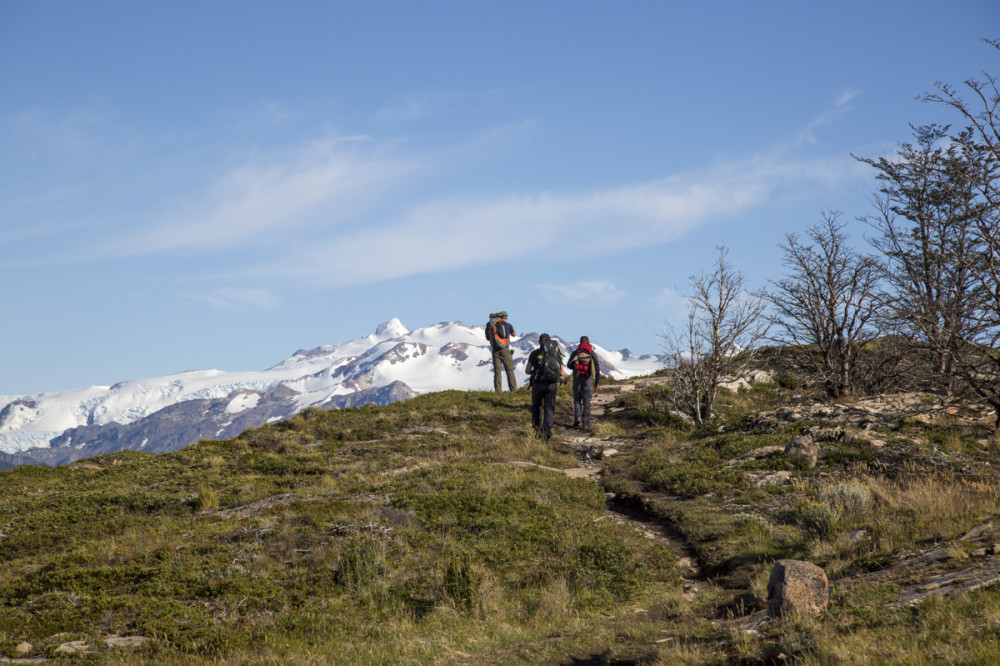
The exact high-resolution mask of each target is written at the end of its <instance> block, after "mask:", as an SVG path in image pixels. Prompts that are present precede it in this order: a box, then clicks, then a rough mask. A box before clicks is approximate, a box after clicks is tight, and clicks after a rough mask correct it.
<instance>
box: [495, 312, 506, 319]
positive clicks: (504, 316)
mask: <svg viewBox="0 0 1000 666" xmlns="http://www.w3.org/2000/svg"><path fill="white" fill-rule="evenodd" d="M497 316H498V317H500V318H501V319H506V318H507V311H506V310H501V311H500V312H498V313H497Z"/></svg>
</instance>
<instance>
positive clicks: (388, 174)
mask: <svg viewBox="0 0 1000 666" xmlns="http://www.w3.org/2000/svg"><path fill="white" fill-rule="evenodd" d="M365 142H366V139H365V138H364V137H348V138H338V139H327V140H320V141H316V142H313V143H311V144H309V145H307V146H305V147H304V148H301V149H299V150H297V151H294V152H293V153H292V154H290V155H286V156H281V157H278V158H275V159H271V160H268V159H264V158H258V157H252V158H251V159H250V160H249V161H248V162H247V163H245V164H241V165H239V166H237V167H235V168H234V169H233V170H232V171H231V172H230V173H229V174H227V175H226V176H225V177H224V178H223V179H221V181H220V182H218V183H217V184H216V185H215V186H214V187H213V188H212V191H211V193H210V194H209V195H208V196H207V197H206V200H205V201H203V202H201V203H200V204H192V205H190V206H186V207H185V210H175V211H172V212H171V213H170V214H168V215H165V216H163V217H162V218H161V219H160V220H158V221H156V222H154V223H153V224H152V225H151V228H150V229H149V230H147V231H142V232H139V233H137V234H133V235H130V236H125V237H124V238H122V239H120V240H119V241H118V242H116V243H113V244H111V245H110V246H108V247H107V248H106V251H107V253H108V254H111V255H135V254H148V253H157V252H165V251H170V250H177V249H194V250H200V251H209V252H211V251H219V250H226V249H229V248H232V247H235V246H240V245H246V244H250V243H260V242H264V243H271V242H273V241H274V237H275V236H278V237H287V236H288V234H289V232H291V231H292V230H293V229H294V228H296V227H301V226H303V225H309V224H312V225H315V224H320V223H321V224H323V225H326V226H328V227H329V226H331V225H336V224H339V223H341V222H343V221H344V220H345V219H349V215H350V213H351V212H352V211H353V208H354V206H355V205H357V204H358V202H359V201H361V200H363V199H365V198H370V197H374V196H376V195H377V193H378V192H383V191H384V190H385V189H386V188H387V187H389V186H390V184H391V183H393V182H395V181H397V180H398V179H400V178H402V177H403V175H404V174H405V173H407V172H408V171H409V170H410V169H411V165H410V164H408V163H406V162H405V161H404V160H400V159H397V158H393V157H389V156H384V155H380V154H378V153H377V152H372V151H363V150H360V149H356V148H357V144H360V143H365Z"/></svg>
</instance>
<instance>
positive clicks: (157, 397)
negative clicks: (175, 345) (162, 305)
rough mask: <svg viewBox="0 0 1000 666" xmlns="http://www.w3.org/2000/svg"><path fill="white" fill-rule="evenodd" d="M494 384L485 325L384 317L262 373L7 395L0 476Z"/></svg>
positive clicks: (621, 356)
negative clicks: (360, 332) (415, 323)
mask: <svg viewBox="0 0 1000 666" xmlns="http://www.w3.org/2000/svg"><path fill="white" fill-rule="evenodd" d="M557 339H558V338H557ZM559 342H560V344H561V345H562V346H563V348H564V350H567V351H568V349H569V348H571V345H570V344H568V343H567V342H565V341H563V340H561V339H560V340H559ZM537 343H538V335H537V334H535V333H531V334H527V335H523V336H521V337H518V338H516V339H515V340H514V341H513V342H512V347H513V348H514V355H515V371H516V375H517V377H518V381H519V383H524V382H525V381H526V377H525V374H524V366H525V360H526V357H527V355H528V353H530V351H531V350H532V349H534V348H535V347H536V346H537ZM597 353H598V355H599V357H600V360H601V366H602V371H603V372H604V373H605V374H607V375H609V376H611V377H615V378H619V379H622V378H626V377H630V376H634V375H640V374H648V373H650V372H653V371H655V370H657V369H659V368H660V367H663V365H664V364H665V362H666V361H665V358H664V357H661V356H653V355H650V356H642V357H637V356H635V355H633V354H632V353H631V352H629V351H628V350H627V349H626V350H621V351H607V350H604V349H601V348H599V347H598V348H597ZM492 381H493V380H492V361H491V358H490V351H489V347H488V343H487V341H486V339H485V336H484V332H483V327H482V326H467V325H465V324H463V323H461V322H442V323H440V324H437V325H434V326H429V327H425V328H419V329H415V330H412V331H411V330H410V329H408V328H407V327H406V326H404V325H403V323H402V322H400V321H399V320H398V319H392V320H390V321H387V322H385V323H383V324H381V325H379V327H378V328H377V330H376V331H375V333H374V334H372V335H369V336H365V337H363V338H359V339H357V340H353V341H349V342H346V343H341V344H336V345H324V346H321V347H317V348H314V349H300V350H298V351H297V352H295V354H293V355H292V356H290V357H289V358H287V359H285V360H284V361H282V362H280V363H278V364H277V365H275V366H273V367H271V368H269V369H267V370H264V371H260V372H236V373H233V372H222V371H218V370H202V371H191V372H185V373H178V374H175V375H168V376H165V377H158V378H151V379H143V380H131V381H123V382H119V383H117V384H115V385H113V386H110V387H96V386H95V387H90V388H87V389H81V390H77V391H64V392H58V393H45V394H40V395H36V396H9V397H8V399H7V402H6V404H2V402H0V469H8V468H10V467H13V466H16V465H23V464H45V465H60V464H65V463H68V462H73V461H75V460H80V459H82V458H86V457H89V456H93V455H98V454H101V453H109V452H112V451H119V450H143V451H150V452H156V453H162V452H166V451H173V450H177V449H179V448H182V447H184V446H186V445H187V444H190V443H191V442H194V441H197V440H198V439H201V438H208V439H224V438H228V437H233V436H235V435H237V434H239V433H240V432H242V431H243V430H246V429H247V428H250V427H253V426H259V425H262V424H264V423H270V422H275V421H279V420H283V419H286V418H289V417H290V416H293V415H295V414H297V413H299V412H300V411H302V410H303V409H305V408H306V407H319V408H321V409H337V408H342V407H350V406H357V405H365V404H375V405H386V404H389V403H390V402H396V401H399V400H405V399H408V398H411V397H413V396H415V395H418V394H421V393H427V392H431V391H437V390H443V389H460V390H489V389H490V388H492Z"/></svg>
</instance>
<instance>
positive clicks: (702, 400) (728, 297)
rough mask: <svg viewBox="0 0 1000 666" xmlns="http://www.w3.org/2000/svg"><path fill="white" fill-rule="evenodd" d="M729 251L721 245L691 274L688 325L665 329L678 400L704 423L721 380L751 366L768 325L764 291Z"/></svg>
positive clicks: (711, 408)
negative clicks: (753, 287)
mask: <svg viewBox="0 0 1000 666" xmlns="http://www.w3.org/2000/svg"><path fill="white" fill-rule="evenodd" d="M728 255H729V250H728V248H726V247H725V246H720V247H719V248H717V253H716V259H715V264H714V266H713V268H712V270H711V271H710V272H707V273H706V272H702V273H699V274H698V275H692V276H691V277H690V285H691V293H690V294H689V295H688V296H687V301H688V318H687V325H686V326H685V327H684V328H683V329H681V330H677V329H674V328H673V327H671V328H670V330H669V331H668V332H667V333H665V334H664V335H663V338H664V341H665V345H664V346H665V348H666V351H667V354H668V356H669V357H670V358H671V360H672V361H673V363H672V366H671V368H672V370H671V388H672V389H673V402H674V406H675V407H676V408H678V409H680V410H681V411H682V412H684V413H686V414H688V415H689V416H691V418H692V419H693V420H694V422H695V424H696V425H699V426H700V425H703V424H704V423H706V422H708V421H709V420H710V419H711V418H712V415H713V407H714V405H715V400H716V397H717V396H718V392H719V387H720V385H721V384H722V383H723V382H724V381H725V380H726V379H727V378H731V377H740V376H742V375H743V374H744V373H745V372H746V371H747V368H748V366H749V364H750V363H751V361H752V360H753V355H754V353H755V351H756V350H757V348H758V346H759V344H760V341H761V340H762V339H763V338H764V336H765V335H766V332H767V328H768V321H767V318H766V317H765V308H766V304H765V302H764V300H763V298H762V296H761V295H760V294H755V293H751V292H750V291H748V289H747V278H746V276H745V275H744V274H743V271H741V270H739V269H738V268H736V267H734V266H733V265H732V264H731V263H730V262H729V259H728Z"/></svg>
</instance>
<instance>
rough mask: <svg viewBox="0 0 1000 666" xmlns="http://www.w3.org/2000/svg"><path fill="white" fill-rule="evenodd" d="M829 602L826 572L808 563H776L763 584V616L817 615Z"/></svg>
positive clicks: (782, 561) (790, 561)
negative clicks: (765, 587) (765, 586)
mask: <svg viewBox="0 0 1000 666" xmlns="http://www.w3.org/2000/svg"><path fill="white" fill-rule="evenodd" d="M829 601H830V583H829V581H828V580H827V577H826V572H824V571H823V570H822V569H821V568H819V567H818V566H816V565H815V564H813V563H811V562H804V561H802V560H778V561H777V562H775V563H774V568H773V569H772V570H771V579H770V580H769V581H768V583H767V614H768V615H769V616H771V617H775V618H777V617H782V616H784V615H787V614H789V613H804V614H806V615H819V614H820V613H822V612H823V611H824V610H825V609H826V606H827V604H828V603H829Z"/></svg>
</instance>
